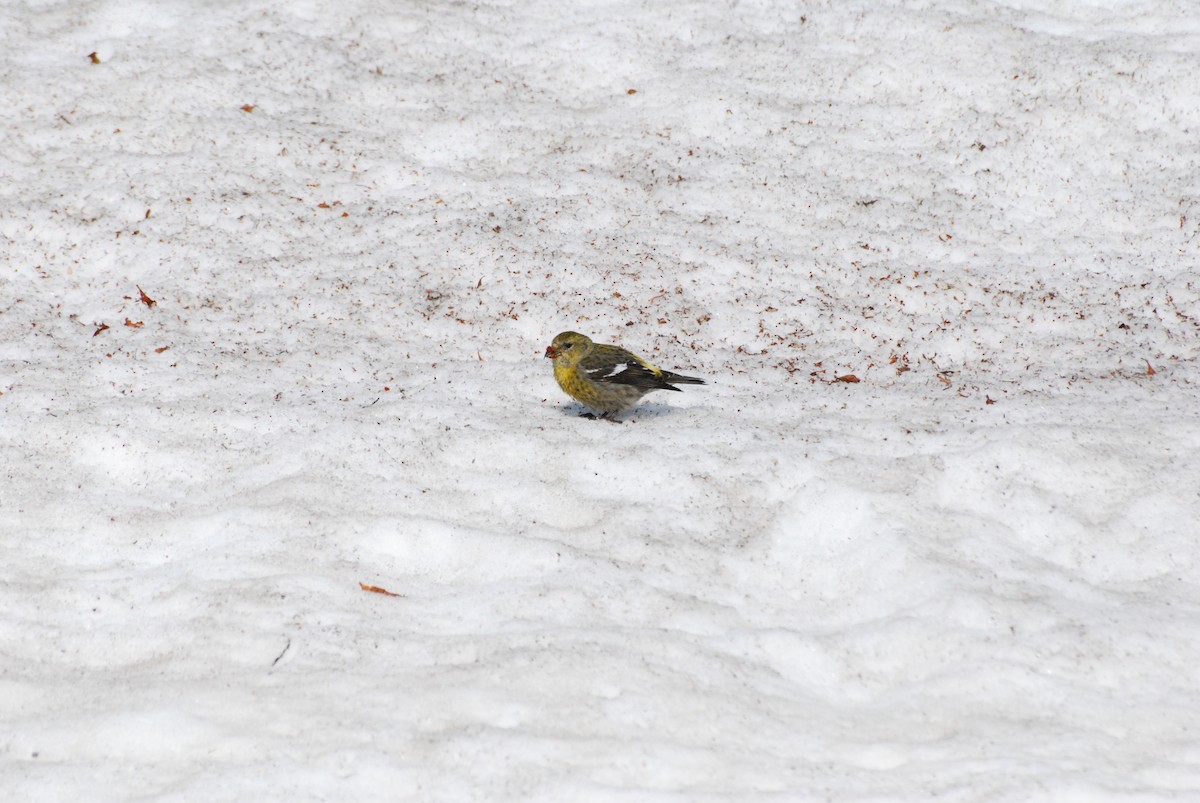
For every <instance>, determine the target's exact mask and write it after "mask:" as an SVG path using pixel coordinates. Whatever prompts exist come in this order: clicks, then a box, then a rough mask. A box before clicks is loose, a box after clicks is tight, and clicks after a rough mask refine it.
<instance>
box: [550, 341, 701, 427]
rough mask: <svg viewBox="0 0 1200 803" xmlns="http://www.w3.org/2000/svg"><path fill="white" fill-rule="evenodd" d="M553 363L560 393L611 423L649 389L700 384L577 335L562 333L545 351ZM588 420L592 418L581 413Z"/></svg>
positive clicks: (635, 403)
mask: <svg viewBox="0 0 1200 803" xmlns="http://www.w3.org/2000/svg"><path fill="white" fill-rule="evenodd" d="M546 357H547V358H548V359H551V360H554V378H555V380H557V381H558V386H559V387H560V388H562V389H563V391H564V392H565V393H566V394H567V395H568V396H570V397H571V398H573V399H575V400H576V401H578V402H581V403H583V404H584V405H586V406H588V407H590V408H591V409H593V410H595V411H596V412H597V413H599V414H600V415H599V417H600V418H605V419H608V420H610V421H611V420H614V418H615V416H617V415H618V414H619V413H622V412H624V411H625V410H628V409H629V408H631V407H634V406H635V405H637V403H638V402H639V401H640V400H641V398H642V397H643V396H645V395H646V394H647V393H649V392H650V391H652V390H679V388H677V387H675V386H676V385H703V384H705V382H704V380H703V379H697V378H696V377H694V376H684V375H682V374H676V373H673V372H671V371H664V370H663V369H662V368H659V367H658V366H657V365H655V364H654V363H651V362H649V361H647V360H643V359H642V358H641V357H639V356H637V355H636V354H634V353H633V352H631V351H626V350H625V349H623V348H621V347H620V346H608V345H605V344H603V343H595V342H593V341H592V339H591V338H590V337H588V336H587V335H581V334H579V333H578V332H562V333H560V334H559V335H558V336H557V337H555V338H554V341H553V342H552V343H551V344H550V347H549V348H547V349H546ZM583 415H584V416H586V417H588V418H595V417H596V416H595V415H591V414H588V413H584V414H583Z"/></svg>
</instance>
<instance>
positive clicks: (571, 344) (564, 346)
mask: <svg viewBox="0 0 1200 803" xmlns="http://www.w3.org/2000/svg"><path fill="white" fill-rule="evenodd" d="M573 345H575V344H574V343H563V344H562V350H563V351H566V350H567V349H569V348H571V346H573Z"/></svg>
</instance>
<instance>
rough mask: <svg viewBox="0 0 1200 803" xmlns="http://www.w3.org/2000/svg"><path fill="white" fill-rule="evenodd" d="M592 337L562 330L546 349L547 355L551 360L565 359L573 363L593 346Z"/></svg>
mask: <svg viewBox="0 0 1200 803" xmlns="http://www.w3.org/2000/svg"><path fill="white" fill-rule="evenodd" d="M591 345H592V339H591V338H590V337H588V336H587V335H581V334H579V333H578V332H562V333H560V334H559V335H558V336H556V337H555V338H554V340H553V341H552V342H551V343H550V346H549V348H547V349H546V357H548V358H549V359H551V360H558V359H560V358H561V359H565V360H568V361H570V362H572V363H574V362H578V361H579V359H580V358H581V357H583V354H584V352H586V351H587V350H588V349H589V348H591Z"/></svg>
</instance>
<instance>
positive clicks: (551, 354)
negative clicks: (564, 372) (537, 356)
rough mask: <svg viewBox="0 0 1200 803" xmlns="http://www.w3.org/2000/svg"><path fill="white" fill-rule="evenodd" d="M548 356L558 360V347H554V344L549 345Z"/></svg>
mask: <svg viewBox="0 0 1200 803" xmlns="http://www.w3.org/2000/svg"><path fill="white" fill-rule="evenodd" d="M546 358H547V359H551V360H557V359H558V349H556V348H554V346H547V347H546Z"/></svg>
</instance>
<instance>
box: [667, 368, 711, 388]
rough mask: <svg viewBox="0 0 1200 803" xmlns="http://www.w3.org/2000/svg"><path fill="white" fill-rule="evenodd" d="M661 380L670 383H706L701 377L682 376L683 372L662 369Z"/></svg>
mask: <svg viewBox="0 0 1200 803" xmlns="http://www.w3.org/2000/svg"><path fill="white" fill-rule="evenodd" d="M662 378H663V381H664V382H666V383H668V384H671V385H706V384H708V383H707V382H705V381H704V380H703V379H698V378H697V377H694V376H684V375H683V374H673V373H671V372H670V371H663V375H662Z"/></svg>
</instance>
